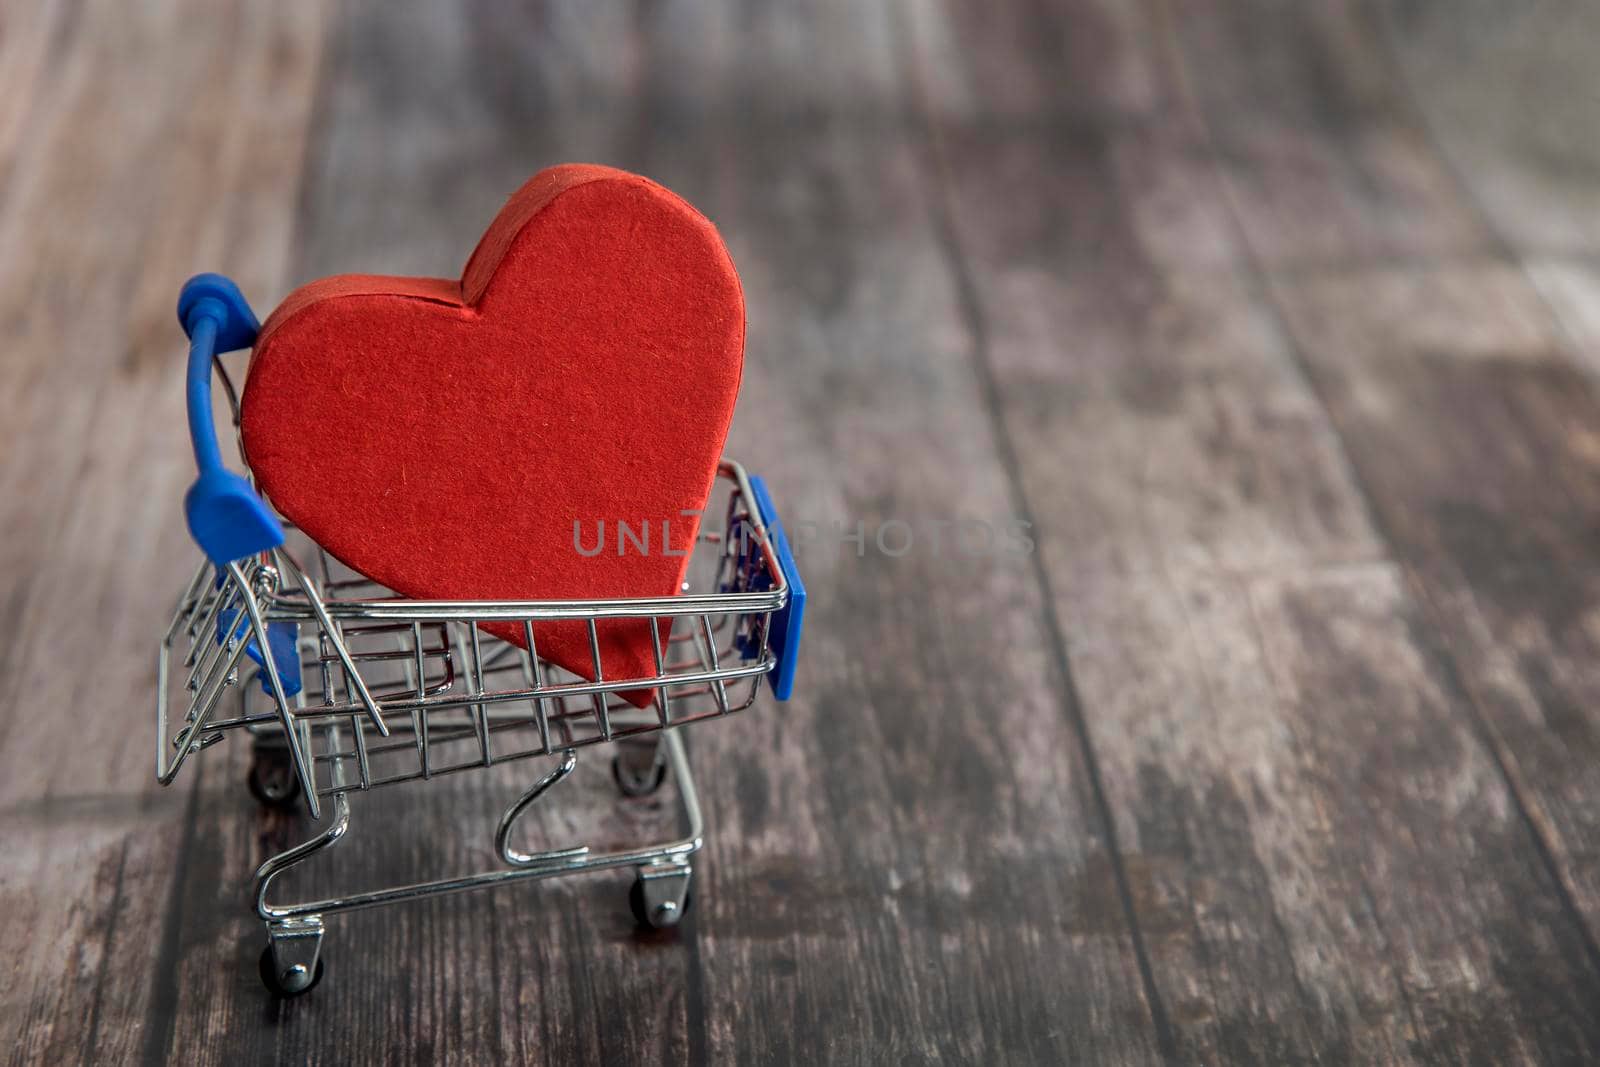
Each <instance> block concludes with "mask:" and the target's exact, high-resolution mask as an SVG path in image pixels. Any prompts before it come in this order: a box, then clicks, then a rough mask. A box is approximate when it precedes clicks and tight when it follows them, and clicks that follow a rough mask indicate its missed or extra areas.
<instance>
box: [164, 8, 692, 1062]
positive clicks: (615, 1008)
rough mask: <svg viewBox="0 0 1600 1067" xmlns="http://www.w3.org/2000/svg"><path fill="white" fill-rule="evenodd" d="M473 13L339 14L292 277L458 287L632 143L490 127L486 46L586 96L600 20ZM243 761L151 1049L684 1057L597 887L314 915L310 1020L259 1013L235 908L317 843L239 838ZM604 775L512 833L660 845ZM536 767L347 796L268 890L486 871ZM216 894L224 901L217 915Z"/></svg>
mask: <svg viewBox="0 0 1600 1067" xmlns="http://www.w3.org/2000/svg"><path fill="white" fill-rule="evenodd" d="M480 14H481V13H480V12H477V11H473V10H467V9H458V8H454V7H449V6H444V5H435V4H414V5H409V6H407V5H394V4H376V3H373V4H364V5H363V4H358V5H352V6H350V7H349V8H347V9H346V10H345V11H344V12H343V13H342V17H341V19H340V22H339V25H338V28H337V31H336V33H335V42H336V43H335V45H334V47H333V50H332V54H331V55H330V63H329V68H328V74H327V83H326V84H325V85H324V86H323V87H322V89H321V91H320V94H319V99H320V100H321V101H322V105H323V111H322V113H321V114H319V115H318V117H317V129H318V135H317V139H316V142H315V144H314V146H313V149H312V153H311V158H310V160H309V162H308V164H307V171H306V178H305V181H306V188H305V191H304V197H303V205H304V211H303V215H302V217H301V218H300V220H299V226H298V228H297V235H296V236H297V248H296V253H295V257H294V262H293V265H292V268H291V269H292V273H293V275H294V277H295V278H296V279H297V280H306V279H309V278H311V277H316V276H320V275H325V274H329V273H334V272H337V271H340V270H368V271H372V270H377V271H394V272H408V271H409V272H413V273H421V274H431V275H449V274H454V273H457V272H459V270H460V268H461V264H462V263H463V262H464V261H465V258H466V256H467V255H468V254H469V253H470V251H471V246H472V243H473V242H474V241H475V239H476V235H477V234H478V233H480V232H481V230H482V228H483V227H484V226H486V225H487V224H488V221H489V219H490V218H492V217H493V214H494V212H495V211H496V210H497V209H498V208H499V206H500V204H501V202H502V201H503V199H504V197H505V196H506V195H508V193H509V192H510V191H511V190H513V189H515V188H516V187H517V185H519V184H520V183H521V181H523V180H524V179H525V178H526V177H527V176H528V175H529V174H531V173H532V172H533V171H535V170H537V169H538V168H539V167H540V166H543V165H545V164H547V163H550V162H554V161H556V160H558V159H560V158H564V157H566V156H567V155H568V154H571V155H572V156H575V157H577V158H590V159H593V158H600V159H604V158H608V157H615V156H616V155H617V148H616V147H615V146H616V145H618V144H626V143H627V141H628V139H629V136H630V134H631V126H629V125H628V124H624V123H620V122H616V121H612V122H607V121H594V122H585V123H583V124H581V129H580V123H579V122H578V121H577V116H575V115H572V114H570V113H569V110H568V108H567V107H566V106H557V107H555V108H554V109H553V111H552V116H553V118H552V121H550V122H548V123H546V122H531V123H530V122H526V121H524V119H525V117H524V116H523V115H520V114H517V113H514V112H512V111H508V110H504V109H502V108H500V107H498V106H496V101H495V100H494V98H493V92H492V90H493V84H492V83H493V80H494V79H496V78H499V77H502V76H504V74H505V72H506V68H505V66H504V65H503V63H499V62H496V63H491V64H489V65H485V64H484V63H483V60H482V58H481V57H482V56H483V54H484V50H485V47H486V46H487V45H488V44H489V42H491V41H493V42H495V43H494V46H493V48H491V49H489V54H490V55H498V54H499V53H498V52H497V51H496V50H499V49H510V50H513V51H514V50H517V49H521V48H522V47H524V46H527V45H532V46H534V47H535V49H536V51H537V52H538V53H539V54H549V55H559V54H563V53H568V52H573V51H577V52H581V54H585V55H588V56H590V57H591V58H592V59H593V61H594V62H595V63H596V64H597V66H596V67H595V68H594V69H592V70H590V73H591V74H592V75H593V76H594V77H596V78H604V77H606V76H607V75H608V72H607V71H606V70H605V69H604V66H603V64H604V63H605V62H610V61H612V53H610V52H608V51H605V50H601V49H597V48H589V47H587V45H588V44H592V43H593V42H589V41H588V38H587V36H586V35H589V34H595V35H601V34H605V33H606V32H608V30H609V29H610V27H608V26H606V25H605V24H604V22H603V20H599V19H597V20H595V21H593V22H591V21H589V20H582V19H580V20H575V21H572V22H562V21H559V20H553V19H552V20H543V19H528V20H522V21H519V20H517V19H514V18H510V17H507V18H505V19H502V20H500V21H495V20H494V19H487V18H482V17H480ZM504 58H505V60H506V61H509V55H506V56H505V57H504ZM518 62H519V63H520V62H521V60H520V59H519V61H518ZM572 106H573V107H576V106H577V105H575V104H574V105H572ZM242 756H243V753H236V754H235V758H234V759H232V760H230V761H215V760H214V761H213V762H212V764H211V766H212V767H216V768H217V770H218V771H220V772H221V773H220V774H215V775H214V774H213V771H212V770H211V769H210V768H208V770H207V772H206V777H205V778H204V792H203V793H202V795H201V797H200V801H199V805H198V806H199V813H198V816H197V818H196V819H195V823H194V829H193V831H192V833H193V844H192V845H191V847H190V850H189V854H190V856H191V857H192V858H191V862H190V863H189V865H188V867H187V869H186V870H185V871H184V872H183V873H184V877H183V880H182V885H181V887H180V889H179V890H178V891H177V893H176V894H175V896H174V907H175V909H176V911H177V912H179V913H181V914H183V915H184V916H185V917H186V925H185V929H184V932H183V935H182V936H183V945H182V951H181V960H180V966H179V969H178V974H177V978H176V986H177V989H178V990H179V991H181V992H180V995H178V996H177V997H175V998H174V1001H173V1004H172V1008H173V1010H174V1011H175V1018H174V1020H173V1022H172V1024H171V1033H170V1040H169V1042H168V1043H167V1044H165V1045H163V1046H162V1050H163V1051H169V1050H170V1052H171V1054H173V1055H181V1056H182V1057H183V1058H185V1059H186V1060H189V1061H192V1062H196V1063H222V1062H228V1061H231V1060H233V1059H235V1058H236V1057H238V1056H239V1055H241V1052H242V1053H243V1054H245V1055H247V1056H250V1057H255V1058H262V1059H266V1058H281V1059H288V1060H293V1061H297V1062H298V1061H319V1060H320V1061H333V1062H340V1063H363V1062H366V1063H380V1062H386V1061H387V1058H388V1057H389V1055H390V1050H391V1049H394V1048H402V1049H405V1050H406V1054H407V1055H408V1056H410V1057H414V1058H417V1059H421V1060H433V1059H452V1060H456V1059H458V1060H462V1061H468V1062H475V1061H490V1062H524V1061H527V1062H557V1063H608V1062H618V1061H624V1062H626V1061H634V1060H639V1059H656V1058H660V1059H664V1060H669V1061H685V1060H689V1059H692V1058H694V1057H693V1056H692V1055H691V1048H692V1047H693V1044H694V1042H695V1041H697V1040H699V1036H698V1035H697V1033H696V1031H695V1029H694V1028H693V1027H694V1026H695V1025H698V1024H699V1021H698V1020H697V1019H695V1020H691V1018H690V1015H689V1013H690V1011H691V1009H692V1008H694V1007H695V1006H696V998H697V996H698V992H697V986H696V983H697V981H698V977H697V975H696V973H695V971H694V955H693V952H692V950H691V949H688V948H685V947H684V946H682V945H676V944H673V943H671V942H670V941H668V942H665V943H663V942H662V941H661V939H659V938H657V939H650V938H647V939H643V940H640V939H637V938H635V936H634V934H633V920H632V918H631V915H630V913H629V911H628V907H627V889H628V882H627V880H626V878H625V877H619V876H615V875H613V876H610V877H607V876H597V877H594V878H590V879H583V880H578V881H568V882H556V883H546V884H544V885H524V886H521V887H516V888H511V889H502V890H496V891H493V892H491V893H488V894H475V895H469V896H465V897H456V898H451V899H445V900H435V901H431V902H428V903H424V904H419V905H412V906H405V907H396V908H387V909H378V910H374V911H370V912H365V913H358V914H353V915H338V916H330V917H329V919H328V927H329V933H328V936H327V940H326V942H325V946H324V951H325V954H326V958H327V967H328V972H327V973H328V977H327V979H326V980H325V982H324V983H323V984H322V985H321V986H319V987H318V989H317V990H316V992H315V994H314V995H313V996H312V997H310V998H308V999H307V1000H305V1001H300V1002H289V1003H283V1004H280V1005H277V1006H271V1007H264V1005H266V1004H269V1002H268V1001H266V999H265V991H264V990H263V989H262V988H261V986H260V983H259V980H258V979H257V977H256V973H255V970H256V957H257V954H258V953H259V952H260V950H261V948H262V946H263V944H264V935H263V933H262V931H261V928H260V926H259V923H258V922H257V921H255V920H254V918H253V914H252V913H251V912H250V911H248V909H247V908H246V907H245V903H246V902H245V900H244V896H245V892H244V891H245V889H246V888H247V887H248V885H249V880H250V877H251V872H252V871H253V870H254V869H255V866H256V865H257V864H258V863H260V862H261V860H262V859H263V858H265V856H267V855H269V854H271V853H272V852H273V851H276V850H278V849H281V848H283V847H285V846H286V845H287V844H290V843H292V842H294V841H296V840H301V839H303V838H304V837H305V836H307V835H308V834H309V833H311V832H312V831H313V827H311V826H310V825H307V824H306V823H305V822H304V821H303V820H299V821H295V822H292V823H285V822H281V821H278V820H275V819H273V818H271V817H262V816H256V817H254V818H252V816H251V814H250V809H251V804H250V802H249V800H248V798H247V797H241V791H240V785H241V784H242V782H243V777H242V776H243V773H244V766H245V765H244V762H243V760H242V758H241V757H242ZM608 759H609V756H608V754H604V753H601V754H598V755H595V754H585V757H584V759H583V760H581V761H580V767H581V768H582V769H581V770H580V772H579V774H577V775H576V776H574V778H573V779H570V780H569V781H568V782H567V783H565V784H564V785H563V786H562V787H561V788H560V790H559V791H558V793H557V794H556V795H555V797H554V798H553V801H552V805H551V806H550V808H549V809H548V810H544V811H541V812H539V813H536V815H535V817H533V818H531V819H530V824H531V825H530V831H531V834H532V839H533V840H536V841H538V840H542V841H543V842H544V843H545V844H546V845H557V846H564V845H567V844H569V843H572V842H586V843H593V844H596V845H597V846H600V847H606V846H615V845H619V844H622V843H627V842H633V841H643V840H650V839H656V840H659V839H662V838H664V837H669V836H671V835H672V834H673V833H675V832H676V830H677V827H676V825H675V821H674V816H673V814H672V812H673V808H672V804H673V803H674V796H673V794H672V793H671V791H666V792H664V793H663V794H662V795H661V796H659V797H657V798H653V799H651V800H648V801H640V802H623V801H620V800H619V799H618V797H617V794H616V789H615V787H614V785H612V783H611V780H610V773H609V763H608ZM219 763H220V764H221V766H220V767H219V766H217V765H218V764H219ZM547 769H548V767H547V766H545V765H543V764H527V763H524V764H517V765H510V766H504V767H501V768H498V769H496V770H494V771H492V772H474V773H471V774H464V775H459V776H455V777H452V778H445V779H439V780H435V781H432V782H428V783H423V784H419V785H416V786H411V787H405V788H401V789H388V790H384V791H382V792H378V793H373V794H371V795H363V796H358V797H357V798H356V799H355V801H354V803H353V808H354V814H353V822H352V829H351V832H350V834H349V836H348V837H347V838H346V839H345V840H344V841H342V842H341V843H340V844H339V846H338V847H337V849H335V850H334V851H332V852H330V853H329V854H327V855H326V856H325V857H319V859H318V860H317V861H316V862H314V863H313V864H311V865H310V866H309V868H308V869H307V870H306V871H305V872H304V873H303V874H300V873H299V872H297V875H296V876H295V877H291V878H288V879H286V880H285V885H284V886H283V887H282V890H281V892H282V893H283V894H284V895H285V896H291V897H293V898H295V899H306V898H309V897H318V896H323V895H326V894H330V893H331V894H337V893H343V892H349V891H353V890H356V889H365V888H375V887H378V886H383V885H396V884H404V883H406V882H410V881H418V880H422V879H426V878H437V877H441V876H445V875H452V874H463V873H470V872H473V871H478V870H484V869H493V868H495V867H496V866H497V865H498V861H497V860H496V859H495V858H494V856H493V853H492V851H491V845H492V839H493V832H494V827H495V823H496V820H497V818H498V816H499V813H500V811H501V809H502V808H503V807H504V806H505V805H506V804H508V803H510V802H511V801H512V800H513V799H515V797H516V795H517V793H518V792H519V791H520V790H521V789H522V788H525V787H526V786H527V785H528V784H530V783H531V782H532V780H533V779H534V778H535V777H537V776H538V775H541V774H543V773H544V772H545V771H546V770H547ZM219 885H221V886H226V887H238V888H237V889H229V890H228V891H226V892H225V893H224V895H223V896H222V898H221V899H218V894H217V890H216V887H217V886H219ZM217 975H221V976H224V977H223V979H222V980H220V981H219V980H217V979H216V978H215V977H213V976H217ZM329 1019H334V1020H337V1021H338V1023H337V1025H332V1026H330V1025H327V1024H326V1020H329ZM274 1023H276V1024H278V1025H273V1024H274Z"/></svg>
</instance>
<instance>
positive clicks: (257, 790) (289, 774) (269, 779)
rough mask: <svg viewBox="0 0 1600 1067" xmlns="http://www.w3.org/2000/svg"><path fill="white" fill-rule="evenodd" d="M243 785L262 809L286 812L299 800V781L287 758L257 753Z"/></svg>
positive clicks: (292, 765)
mask: <svg viewBox="0 0 1600 1067" xmlns="http://www.w3.org/2000/svg"><path fill="white" fill-rule="evenodd" d="M245 784H246V785H248V786H249V787H250V795H251V796H253V797H255V798H256V800H257V801H259V802H260V803H261V806H262V807H266V808H274V809H276V810H278V811H288V810H289V809H291V808H293V807H294V806H295V805H296V804H297V803H299V800H300V779H299V777H298V776H297V775H296V774H295V773H294V764H293V763H292V762H291V761H290V760H289V759H288V758H287V756H276V755H272V756H269V755H264V754H261V753H257V754H256V757H255V759H254V760H252V761H251V763H250V775H249V777H248V778H247V779H245Z"/></svg>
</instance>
